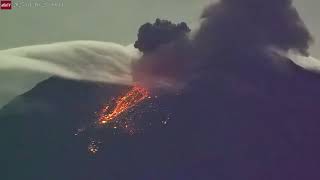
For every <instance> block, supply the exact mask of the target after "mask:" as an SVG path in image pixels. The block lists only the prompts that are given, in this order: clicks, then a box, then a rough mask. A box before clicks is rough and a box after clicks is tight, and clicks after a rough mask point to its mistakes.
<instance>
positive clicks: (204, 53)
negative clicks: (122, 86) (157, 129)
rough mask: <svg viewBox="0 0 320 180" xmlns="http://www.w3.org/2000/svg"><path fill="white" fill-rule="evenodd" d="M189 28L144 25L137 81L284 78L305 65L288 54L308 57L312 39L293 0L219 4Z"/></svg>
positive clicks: (158, 22) (175, 83)
mask: <svg viewBox="0 0 320 180" xmlns="http://www.w3.org/2000/svg"><path fill="white" fill-rule="evenodd" d="M188 29H189V28H188V27H187V25H186V24H185V23H181V24H173V23H171V22H169V21H166V20H156V22H155V23H154V24H150V23H147V24H145V25H143V26H141V28H140V30H139V34H138V40H137V41H136V43H135V47H136V48H138V49H139V50H140V51H142V52H143V53H144V55H143V57H142V58H141V60H140V61H138V62H137V63H136V64H135V66H134V79H136V80H137V81H142V82H143V83H145V84H147V85H150V84H152V83H153V84H155V83H156V84H158V85H159V84H160V85H159V86H162V85H161V84H166V85H167V86H170V87H174V86H180V85H181V84H183V86H184V85H186V84H188V82H190V81H193V80H194V79H201V78H203V77H204V76H205V77H209V76H212V75H214V76H219V75H220V76H231V77H236V78H238V77H241V78H243V79H246V81H250V82H251V83H253V82H254V83H258V82H259V81H260V80H262V79H266V80H270V79H282V80H285V79H286V78H288V77H286V76H288V74H290V73H294V72H295V71H296V69H299V68H298V66H299V67H300V66H301V64H303V63H296V61H292V60H291V59H289V58H288V55H287V54H288V53H289V52H293V53H294V54H297V55H299V56H305V57H307V56H308V55H309V53H308V48H309V45H310V44H311V43H312V41H313V39H312V36H311V34H310V33H309V31H308V30H307V28H306V27H305V25H304V23H303V21H302V20H301V18H300V16H299V14H298V12H297V10H296V9H295V8H294V7H293V5H292V1H291V0H268V1H267V0H220V1H219V2H218V3H213V4H211V5H209V6H208V7H207V8H206V9H205V10H204V12H203V13H202V16H201V24H200V27H199V28H197V29H196V30H194V31H192V32H191V33H190V31H188ZM160 39H161V40H160ZM280 51H281V52H282V53H279V52H280ZM300 59H301V58H300ZM295 63H296V64H295ZM302 67H303V66H302ZM219 72H220V74H219ZM253 74H255V75H254V76H252V75H253ZM150 79H151V80H150ZM279 81H280V80H279ZM150 82H152V83H150ZM280 84H281V83H280Z"/></svg>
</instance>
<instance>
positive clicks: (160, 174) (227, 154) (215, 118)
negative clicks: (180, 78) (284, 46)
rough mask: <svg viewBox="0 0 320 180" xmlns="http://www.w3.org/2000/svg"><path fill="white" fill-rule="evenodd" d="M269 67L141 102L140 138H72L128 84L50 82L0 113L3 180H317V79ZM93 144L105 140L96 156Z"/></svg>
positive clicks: (112, 133) (219, 74) (237, 70)
mask: <svg viewBox="0 0 320 180" xmlns="http://www.w3.org/2000/svg"><path fill="white" fill-rule="evenodd" d="M253 56H254V55H253V54H250V55H249V56H248V59H255V58H254V57H253ZM242 57H243V56H242ZM228 67H229V66H228ZM253 67H254V68H253ZM270 67H272V66H266V64H265V63H264V64H259V63H257V64H252V66H250V67H245V66H234V67H233V69H232V70H231V71H226V70H223V68H222V67H221V69H220V70H219V68H217V69H216V71H206V73H204V74H202V76H201V79H199V80H197V81H194V82H192V83H190V84H189V86H188V87H187V88H185V89H184V90H183V91H181V92H179V93H178V94H177V93H162V94H160V95H159V97H158V98H156V99H151V100H148V101H147V102H143V103H141V104H139V105H138V106H137V107H135V109H134V110H133V111H134V112H140V111H141V112H143V113H142V114H139V116H137V117H135V118H134V120H136V121H139V122H141V123H140V124H139V126H143V129H144V131H143V132H141V133H137V134H134V135H131V134H126V133H121V132H118V131H117V130H114V129H113V128H110V127H105V128H87V130H84V131H83V132H82V133H79V134H77V133H78V132H79V131H77V130H78V129H81V128H83V127H88V126H90V123H92V122H94V121H95V120H96V118H97V117H96V114H95V112H97V111H99V109H100V108H101V107H102V106H103V104H105V103H106V102H108V101H109V100H110V99H112V97H117V96H118V95H119V94H121V93H122V92H125V91H127V90H128V89H129V87H125V86H119V85H106V84H99V83H89V82H82V81H72V80H65V79H59V78H55V77H52V78H50V79H48V80H46V81H43V82H41V83H39V84H38V85H37V86H36V87H35V88H33V89H32V90H31V91H29V92H27V93H25V94H23V95H21V96H19V97H17V98H16V99H15V100H13V101H12V102H11V103H9V104H8V105H7V106H5V107H4V108H3V109H2V110H1V112H0V119H1V121H0V122H1V126H0V128H1V130H0V132H1V138H2V140H1V142H2V148H1V155H2V158H4V160H2V161H1V162H4V165H5V167H3V168H2V170H3V172H5V174H3V173H2V174H1V176H2V177H1V179H10V180H12V179H30V180H43V179H52V180H56V179H60V180H62V179H66V180H71V179H78V180H87V179H95V180H102V179H104V180H105V179H108V180H118V179H120V180H122V179H139V180H143V179H184V180H188V179H203V180H206V179H208V180H209V179H211V180H212V179H219V180H232V179H237V180H251V179H252V180H256V179H274V180H275V179H279V180H283V179H297V180H298V179H318V178H319V177H320V174H319V171H318V168H319V165H320V164H319V162H320V161H319V160H320V156H319V150H320V143H319V141H318V139H319V137H320V136H319V135H320V131H319V128H320V123H319V108H318V107H319V102H320V101H319V100H320V99H319V96H318V94H319V82H320V81H319V80H320V79H319V78H320V77H319V75H317V74H313V73H310V72H308V71H305V70H303V69H302V68H300V67H298V66H296V65H295V64H293V63H289V62H287V63H286V68H285V70H284V69H283V68H281V69H277V68H270ZM229 69H230V68H229ZM150 104H157V105H156V106H153V107H152V108H149V107H150ZM161 111H162V112H164V111H165V112H167V113H168V114H170V120H169V121H168V122H166V123H162V121H163V119H164V118H165V117H166V116H165V115H163V114H161V113H159V112H161ZM125 116H130V114H124V115H122V117H123V118H124V117H125ZM91 138H98V141H101V142H98V143H99V151H98V152H97V153H95V154H92V153H89V152H88V144H90V142H91V141H92V139H91ZM94 140H96V139H94Z"/></svg>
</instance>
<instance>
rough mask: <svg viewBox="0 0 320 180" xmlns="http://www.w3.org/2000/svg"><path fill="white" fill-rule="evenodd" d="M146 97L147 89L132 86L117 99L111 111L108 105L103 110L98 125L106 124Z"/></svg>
mask: <svg viewBox="0 0 320 180" xmlns="http://www.w3.org/2000/svg"><path fill="white" fill-rule="evenodd" d="M148 97H149V91H148V90H147V89H145V88H143V87H141V86H137V85H136V86H133V88H132V89H131V90H130V91H129V92H127V93H126V94H125V95H123V96H120V97H118V98H117V100H116V103H115V107H114V108H113V110H111V109H110V106H109V105H108V106H106V107H105V108H103V110H102V112H101V114H100V117H99V123H101V124H106V123H108V122H110V121H112V120H113V119H115V118H116V117H118V116H119V115H120V114H122V113H123V112H125V111H127V110H129V109H130V108H132V107H134V106H135V105H137V104H138V103H140V102H141V101H143V100H144V99H146V98H148Z"/></svg>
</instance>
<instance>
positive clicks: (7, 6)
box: [0, 0, 12, 10]
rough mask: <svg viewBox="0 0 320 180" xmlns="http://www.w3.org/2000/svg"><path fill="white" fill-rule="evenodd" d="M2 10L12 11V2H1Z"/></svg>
mask: <svg viewBox="0 0 320 180" xmlns="http://www.w3.org/2000/svg"><path fill="white" fill-rule="evenodd" d="M0 8H1V9H2V10H10V9H12V2H11V1H8V0H7V1H1V2H0Z"/></svg>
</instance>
